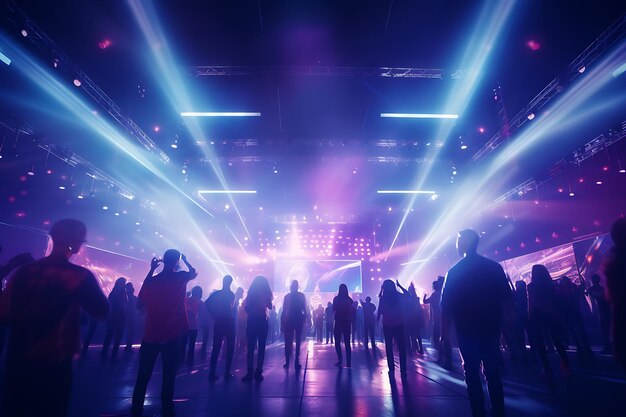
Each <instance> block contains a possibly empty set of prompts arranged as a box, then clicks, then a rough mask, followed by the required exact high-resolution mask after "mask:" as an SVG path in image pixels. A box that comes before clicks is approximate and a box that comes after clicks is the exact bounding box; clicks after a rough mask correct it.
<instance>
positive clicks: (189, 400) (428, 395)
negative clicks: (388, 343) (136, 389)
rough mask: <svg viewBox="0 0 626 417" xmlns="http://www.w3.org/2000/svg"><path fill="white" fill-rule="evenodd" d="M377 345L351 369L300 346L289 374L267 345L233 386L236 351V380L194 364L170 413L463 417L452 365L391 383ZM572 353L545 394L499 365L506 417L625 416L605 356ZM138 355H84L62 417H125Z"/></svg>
mask: <svg viewBox="0 0 626 417" xmlns="http://www.w3.org/2000/svg"><path fill="white" fill-rule="evenodd" d="M383 348H384V346H383V345H382V344H381V345H379V349H378V354H377V355H375V356H373V355H372V354H371V353H367V352H366V351H365V350H364V349H363V347H362V346H354V348H353V349H354V352H353V363H352V365H353V366H352V368H351V369H342V370H338V369H337V368H335V367H334V363H335V362H336V356H335V351H334V349H333V348H332V347H331V346H329V345H325V344H317V343H315V342H313V341H307V342H306V343H304V344H303V347H302V349H303V351H302V362H303V363H302V365H303V368H302V370H301V371H300V372H299V373H296V372H295V371H294V369H293V368H291V369H289V370H288V371H286V370H284V369H283V368H282V363H283V350H282V349H283V345H282V344H278V343H276V344H272V345H270V346H268V348H267V357H266V363H265V372H264V375H265V380H264V381H262V382H260V383H256V382H252V383H243V382H242V381H241V377H242V376H243V374H244V371H245V355H244V354H242V353H239V354H237V355H236V358H235V365H234V368H235V371H234V373H235V378H232V379H230V380H223V379H221V378H220V379H219V380H218V381H216V382H212V383H209V382H208V379H207V375H208V369H207V360H197V362H196V364H195V365H194V366H192V367H187V366H185V367H182V368H181V369H180V370H179V372H178V377H177V382H176V384H177V385H176V397H175V401H176V412H177V415H178V416H259V417H262V416H268V417H281V416H289V417H297V416H307V417H317V416H319V417H334V416H341V417H348V416H374V417H378V416H432V417H435V416H444V417H453V416H455V417H456V416H469V415H470V411H469V405H468V401H467V396H466V391H465V384H464V382H463V380H462V374H461V372H460V365H459V363H458V362H457V363H456V364H455V368H454V369H453V370H452V371H446V370H443V369H442V368H440V367H439V366H438V365H436V364H435V363H434V360H435V357H434V353H427V354H426V355H424V356H423V357H422V356H417V355H416V356H414V357H410V359H411V360H410V362H409V363H410V365H409V378H408V381H407V382H406V383H404V384H403V383H401V381H400V378H398V379H397V382H396V383H390V381H389V377H388V375H387V365H386V361H385V359H384V352H383ZM305 351H306V352H305ZM428 351H429V352H431V350H430V349H428ZM571 355H572V361H573V363H574V367H575V372H574V376H573V377H572V378H571V379H569V380H565V379H563V378H562V377H559V378H557V381H556V390H554V391H552V392H551V390H550V389H549V388H548V386H547V384H546V383H545V381H544V380H543V379H542V377H541V376H540V375H539V369H538V368H537V367H536V366H535V365H532V364H531V365H528V364H527V365H521V364H520V365H516V364H511V363H510V362H508V361H507V362H506V370H505V376H504V380H505V395H506V407H507V413H508V415H509V416H530V415H532V416H617V415H620V416H624V415H626V414H624V413H625V412H626V411H625V410H626V378H625V375H624V373H623V372H622V371H620V369H619V368H618V367H617V365H616V364H615V363H614V362H613V360H612V358H611V357H609V356H602V355H599V354H597V355H595V358H594V360H593V362H592V363H590V364H586V365H585V366H582V365H581V364H580V361H578V360H577V358H576V354H575V353H571ZM455 356H456V355H455ZM137 358H138V353H137V351H135V352H134V353H132V354H121V356H120V358H119V359H118V360H117V361H116V362H110V361H108V362H102V361H101V360H100V357H99V355H98V352H97V347H94V349H93V350H91V351H90V352H89V354H88V356H87V357H86V358H83V359H81V360H79V361H77V363H76V366H75V379H74V393H73V397H72V405H71V412H70V415H71V416H76V417H85V416H121V415H125V414H126V413H127V410H128V409H129V407H130V397H131V394H132V390H133V384H134V382H135V375H136V371H137ZM555 365H556V363H555ZM557 366H558V365H557ZM220 369H221V368H220ZM557 369H558V368H557ZM557 375H559V373H557ZM398 376H399V373H398ZM160 377H161V375H160V369H159V366H158V365H157V368H156V369H155V374H154V376H153V379H152V381H151V383H150V386H149V388H148V396H147V398H146V415H159V414H160V400H159V392H160ZM598 404H602V405H598Z"/></svg>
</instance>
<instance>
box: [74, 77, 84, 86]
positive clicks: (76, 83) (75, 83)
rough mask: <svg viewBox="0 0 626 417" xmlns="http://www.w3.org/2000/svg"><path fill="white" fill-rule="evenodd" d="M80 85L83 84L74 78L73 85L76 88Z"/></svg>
mask: <svg viewBox="0 0 626 417" xmlns="http://www.w3.org/2000/svg"><path fill="white" fill-rule="evenodd" d="M82 84H83V83H82V82H80V80H79V79H78V78H74V85H75V86H76V87H80V86H81V85H82Z"/></svg>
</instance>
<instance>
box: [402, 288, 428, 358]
mask: <svg viewBox="0 0 626 417" xmlns="http://www.w3.org/2000/svg"><path fill="white" fill-rule="evenodd" d="M396 285H397V286H398V288H400V290H401V291H402V293H403V294H404V296H405V300H404V301H405V302H404V307H405V310H404V327H405V334H406V338H407V341H408V343H407V347H408V350H409V352H411V354H412V353H413V352H418V353H419V354H420V355H422V354H424V347H423V345H422V333H421V329H422V327H423V320H424V314H423V312H422V305H421V304H420V298H419V297H418V296H417V293H416V292H415V285H413V283H412V282H411V283H410V284H409V289H408V290H407V289H405V288H403V287H402V285H400V283H399V282H398V281H396Z"/></svg>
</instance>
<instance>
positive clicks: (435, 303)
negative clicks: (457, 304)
mask: <svg viewBox="0 0 626 417" xmlns="http://www.w3.org/2000/svg"><path fill="white" fill-rule="evenodd" d="M444 279H445V278H444V277H442V276H439V277H437V280H436V281H433V284H432V285H433V293H432V294H431V295H430V297H427V296H426V294H424V298H423V299H422V300H423V302H424V304H428V305H429V306H430V320H431V324H432V338H431V342H432V344H433V346H434V347H435V349H436V350H437V353H438V357H437V362H438V363H439V364H440V365H443V366H446V367H447V366H450V363H451V358H450V356H451V352H450V347H449V346H445V345H444V346H442V344H441V290H442V288H443V281H444Z"/></svg>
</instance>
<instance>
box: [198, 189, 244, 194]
mask: <svg viewBox="0 0 626 417" xmlns="http://www.w3.org/2000/svg"><path fill="white" fill-rule="evenodd" d="M198 194H256V190H199V191H198Z"/></svg>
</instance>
